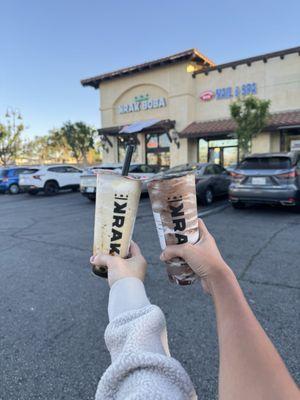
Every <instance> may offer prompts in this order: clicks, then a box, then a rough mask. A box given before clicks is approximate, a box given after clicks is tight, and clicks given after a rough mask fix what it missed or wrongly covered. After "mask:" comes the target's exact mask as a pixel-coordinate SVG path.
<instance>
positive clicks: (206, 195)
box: [165, 163, 231, 205]
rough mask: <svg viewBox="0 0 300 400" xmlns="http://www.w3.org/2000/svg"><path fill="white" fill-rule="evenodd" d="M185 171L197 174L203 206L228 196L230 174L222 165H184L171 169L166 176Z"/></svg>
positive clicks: (197, 187)
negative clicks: (217, 198) (219, 197)
mask: <svg viewBox="0 0 300 400" xmlns="http://www.w3.org/2000/svg"><path fill="white" fill-rule="evenodd" d="M183 171H194V172H195V179H196V194H197V197H198V198H199V200H200V201H201V202H202V203H203V204H205V205H210V204H212V202H213V201H214V199H215V198H216V197H218V196H222V195H226V194H228V188H229V185H230V182H231V179H230V173H229V172H227V171H226V169H225V168H223V167H221V166H220V165H218V164H213V163H191V164H183V165H177V166H176V167H173V168H170V169H169V170H168V171H166V172H165V174H171V173H173V172H183Z"/></svg>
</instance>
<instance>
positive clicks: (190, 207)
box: [148, 173, 199, 285]
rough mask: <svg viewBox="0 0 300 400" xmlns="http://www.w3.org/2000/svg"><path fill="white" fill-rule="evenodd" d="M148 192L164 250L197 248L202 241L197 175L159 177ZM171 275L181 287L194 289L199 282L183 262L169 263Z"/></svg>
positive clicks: (172, 261)
mask: <svg viewBox="0 0 300 400" xmlns="http://www.w3.org/2000/svg"><path fill="white" fill-rule="evenodd" d="M148 192H149V196H150V200H151V205H152V211H153V216H154V220H155V224H156V229H157V233H158V237H159V241H160V246H161V248H162V250H163V249H164V248H165V247H166V246H167V245H170V244H183V243H192V244H195V243H196V242H197V241H198V240H199V229H198V212H197V198H196V189H195V175H194V174H193V173H178V174H176V173H174V174H165V175H161V176H156V177H154V178H153V179H151V180H150V181H149V182H148ZM167 273H168V276H169V279H170V280H171V281H172V282H175V283H177V284H179V285H190V284H192V283H193V282H194V281H195V280H196V279H197V277H196V275H195V273H194V272H193V270H192V269H191V268H190V267H189V266H188V265H187V264H186V262H185V261H184V260H182V259H181V258H174V259H172V260H171V261H169V262H167Z"/></svg>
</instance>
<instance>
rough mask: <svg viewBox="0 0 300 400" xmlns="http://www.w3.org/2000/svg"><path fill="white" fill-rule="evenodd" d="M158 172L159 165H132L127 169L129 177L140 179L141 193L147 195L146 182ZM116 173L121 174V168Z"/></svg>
mask: <svg viewBox="0 0 300 400" xmlns="http://www.w3.org/2000/svg"><path fill="white" fill-rule="evenodd" d="M159 170H160V167H159V165H148V164H139V163H133V164H131V165H130V167H129V175H131V176H134V177H136V178H139V179H141V181H142V193H147V192H148V189H147V180H148V179H150V178H152V177H153V176H154V175H155V174H156V173H157V172H158V171H159ZM117 171H118V172H120V173H121V171H122V168H120V169H119V170H117Z"/></svg>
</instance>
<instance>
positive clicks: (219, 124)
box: [179, 109, 300, 138]
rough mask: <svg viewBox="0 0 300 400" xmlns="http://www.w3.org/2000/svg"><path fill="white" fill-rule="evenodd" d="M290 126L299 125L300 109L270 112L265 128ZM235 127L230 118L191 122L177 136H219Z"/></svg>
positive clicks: (270, 129) (272, 128)
mask: <svg viewBox="0 0 300 400" xmlns="http://www.w3.org/2000/svg"><path fill="white" fill-rule="evenodd" d="M292 126H299V127H300V109H299V110H291V111H282V112H278V113H273V114H271V116H270V118H269V120H268V123H267V126H266V128H265V130H266V131H272V130H276V129H278V128H281V127H282V128H283V127H292ZM235 129H236V124H235V122H234V121H233V120H232V119H231V118H227V119H218V120H211V121H203V122H192V123H191V124H190V125H188V126H187V127H186V128H185V129H184V130H183V131H182V132H180V133H179V136H180V137H188V138H205V137H213V136H220V135H222V134H226V133H234V131H235Z"/></svg>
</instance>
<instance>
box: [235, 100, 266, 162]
mask: <svg viewBox="0 0 300 400" xmlns="http://www.w3.org/2000/svg"><path fill="white" fill-rule="evenodd" d="M270 104H271V102H270V100H261V99H258V98H257V97H255V96H247V97H245V98H243V99H238V100H237V101H235V102H233V103H231V104H230V113H231V116H232V118H233V119H234V121H235V122H236V124H237V129H236V134H237V137H238V141H239V147H240V149H241V150H242V152H243V153H244V154H247V153H249V152H250V146H251V139H252V138H253V137H255V136H257V135H258V134H259V133H260V132H261V131H262V130H263V129H264V127H265V126H266V123H267V120H268V117H269V115H270V113H269V108H270Z"/></svg>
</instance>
